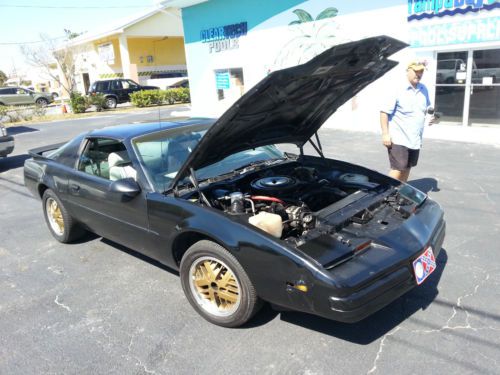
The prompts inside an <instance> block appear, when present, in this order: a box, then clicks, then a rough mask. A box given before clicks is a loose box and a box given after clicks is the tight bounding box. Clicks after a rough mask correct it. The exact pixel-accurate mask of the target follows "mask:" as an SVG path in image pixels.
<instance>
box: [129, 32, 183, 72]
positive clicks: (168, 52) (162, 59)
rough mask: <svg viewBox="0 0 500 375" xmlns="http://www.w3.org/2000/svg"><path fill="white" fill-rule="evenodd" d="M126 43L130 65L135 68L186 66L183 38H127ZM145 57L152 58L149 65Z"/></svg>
mask: <svg viewBox="0 0 500 375" xmlns="http://www.w3.org/2000/svg"><path fill="white" fill-rule="evenodd" d="M127 43H128V51H129V54H130V63H132V64H137V68H150V67H155V66H161V65H186V54H185V51H184V39H183V38H177V37H169V38H165V39H163V38H129V39H128V40H127ZM147 56H153V61H152V62H151V63H148V60H147ZM141 57H142V59H141Z"/></svg>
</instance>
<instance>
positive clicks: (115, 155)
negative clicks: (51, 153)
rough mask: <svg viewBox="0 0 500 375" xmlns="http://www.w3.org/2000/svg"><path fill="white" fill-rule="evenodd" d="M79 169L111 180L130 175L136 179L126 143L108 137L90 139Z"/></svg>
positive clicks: (81, 157)
mask: <svg viewBox="0 0 500 375" xmlns="http://www.w3.org/2000/svg"><path fill="white" fill-rule="evenodd" d="M78 170H79V171H82V172H85V173H87V174H90V175H93V176H97V177H101V178H105V179H107V180H111V181H115V180H119V179H122V178H128V177H131V178H134V179H136V173H135V169H134V168H133V167H132V162H131V161H130V158H129V156H128V151H127V149H126V148H125V145H124V144H123V143H121V142H119V141H116V140H114V139H108V138H90V139H88V141H87V144H86V145H85V148H84V150H83V152H82V154H81V156H80V160H79V163H78Z"/></svg>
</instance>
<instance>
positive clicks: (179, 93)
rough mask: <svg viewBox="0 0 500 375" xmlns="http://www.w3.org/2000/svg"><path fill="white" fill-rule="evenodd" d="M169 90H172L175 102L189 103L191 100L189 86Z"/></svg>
mask: <svg viewBox="0 0 500 375" xmlns="http://www.w3.org/2000/svg"><path fill="white" fill-rule="evenodd" d="M168 91H172V93H173V94H172V95H173V97H174V102H181V103H189V102H190V101H191V95H190V93H189V88H187V87H179V88H175V89H170V90H168Z"/></svg>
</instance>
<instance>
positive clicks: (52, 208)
mask: <svg viewBox="0 0 500 375" xmlns="http://www.w3.org/2000/svg"><path fill="white" fill-rule="evenodd" d="M45 208H46V210H47V218H48V219H49V223H50V227H51V228H52V230H53V231H54V232H55V233H56V234H57V235H59V236H62V234H63V233H64V219H63V216H62V212H61V208H60V207H59V204H57V201H56V200H55V199H54V198H48V199H47V201H46V202H45Z"/></svg>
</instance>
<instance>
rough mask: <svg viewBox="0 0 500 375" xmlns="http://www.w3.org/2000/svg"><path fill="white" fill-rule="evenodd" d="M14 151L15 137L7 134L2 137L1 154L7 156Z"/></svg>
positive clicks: (0, 143)
mask: <svg viewBox="0 0 500 375" xmlns="http://www.w3.org/2000/svg"><path fill="white" fill-rule="evenodd" d="M12 151H14V137H12V136H10V135H7V136H4V137H0V156H7V155H9V154H10V153H11V152H12Z"/></svg>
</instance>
